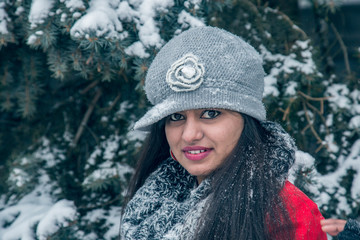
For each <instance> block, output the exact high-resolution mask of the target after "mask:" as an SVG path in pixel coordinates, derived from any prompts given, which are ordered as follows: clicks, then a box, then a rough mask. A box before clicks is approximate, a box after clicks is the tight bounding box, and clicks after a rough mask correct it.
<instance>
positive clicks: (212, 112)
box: [201, 110, 221, 119]
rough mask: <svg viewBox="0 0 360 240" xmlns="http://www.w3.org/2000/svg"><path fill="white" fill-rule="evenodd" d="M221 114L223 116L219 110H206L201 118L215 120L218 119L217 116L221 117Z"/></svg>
mask: <svg viewBox="0 0 360 240" xmlns="http://www.w3.org/2000/svg"><path fill="white" fill-rule="evenodd" d="M220 114H221V112H220V111H217V110H205V111H204V112H203V113H202V115H201V118H205V119H213V118H216V117H217V116H219V115H220Z"/></svg>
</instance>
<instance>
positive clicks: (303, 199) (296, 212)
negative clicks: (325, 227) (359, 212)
mask: <svg viewBox="0 0 360 240" xmlns="http://www.w3.org/2000/svg"><path fill="white" fill-rule="evenodd" d="M280 194H281V197H282V198H283V200H284V203H285V207H286V209H287V211H288V213H289V215H290V218H291V220H292V222H293V224H294V227H295V228H296V239H299V240H300V239H301V240H302V239H304V240H305V239H309V240H310V239H321V240H322V239H327V237H326V234H325V233H324V232H323V231H322V230H321V225H320V220H321V219H324V217H323V216H322V215H321V213H320V211H319V208H318V206H317V205H316V204H315V203H314V202H313V201H312V200H311V199H310V198H309V197H308V196H306V194H304V193H303V192H302V191H301V190H300V189H298V188H297V187H295V186H294V185H293V184H292V183H290V182H289V181H286V182H285V185H284V188H283V189H282V191H281V193H280Z"/></svg>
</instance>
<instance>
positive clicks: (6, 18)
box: [0, 3, 10, 34]
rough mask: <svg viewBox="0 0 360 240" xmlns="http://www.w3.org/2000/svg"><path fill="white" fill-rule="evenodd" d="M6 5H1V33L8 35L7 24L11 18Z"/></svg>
mask: <svg viewBox="0 0 360 240" xmlns="http://www.w3.org/2000/svg"><path fill="white" fill-rule="evenodd" d="M4 8H5V3H0V33H1V34H8V33H9V32H8V30H7V22H9V21H10V18H9V16H8V15H7V13H6V12H5V9H4Z"/></svg>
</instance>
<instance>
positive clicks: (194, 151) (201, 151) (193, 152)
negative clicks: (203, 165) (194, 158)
mask: <svg viewBox="0 0 360 240" xmlns="http://www.w3.org/2000/svg"><path fill="white" fill-rule="evenodd" d="M203 152H205V150H192V151H188V153H190V154H199V153H203Z"/></svg>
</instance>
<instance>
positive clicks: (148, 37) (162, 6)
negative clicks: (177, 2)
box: [136, 0, 174, 48]
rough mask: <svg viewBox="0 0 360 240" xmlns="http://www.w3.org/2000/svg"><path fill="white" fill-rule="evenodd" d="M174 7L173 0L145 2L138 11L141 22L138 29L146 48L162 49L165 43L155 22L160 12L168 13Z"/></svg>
mask: <svg viewBox="0 0 360 240" xmlns="http://www.w3.org/2000/svg"><path fill="white" fill-rule="evenodd" d="M172 6H174V2H173V1H172V0H143V2H142V3H141V4H140V6H139V8H138V9H137V10H138V12H139V15H138V16H139V20H138V21H137V24H136V25H137V29H138V30H139V39H140V41H141V42H142V43H143V44H144V46H146V47H150V46H155V47H157V48H160V47H161V46H162V45H163V44H164V41H163V40H162V39H161V37H160V34H159V31H160V29H159V27H158V26H157V24H156V22H155V19H154V18H155V17H156V16H157V15H158V12H166V11H167V10H166V9H167V8H170V7H172Z"/></svg>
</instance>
